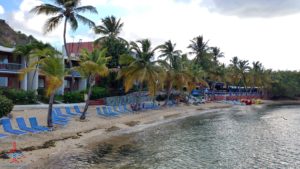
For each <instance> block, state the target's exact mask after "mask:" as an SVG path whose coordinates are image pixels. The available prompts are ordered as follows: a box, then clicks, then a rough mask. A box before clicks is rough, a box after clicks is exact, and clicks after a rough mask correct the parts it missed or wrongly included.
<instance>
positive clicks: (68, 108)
mask: <svg viewBox="0 0 300 169" xmlns="http://www.w3.org/2000/svg"><path fill="white" fill-rule="evenodd" d="M65 110H66V113H67V114H68V115H71V116H77V115H79V114H77V113H73V112H72V111H71V109H70V107H65Z"/></svg>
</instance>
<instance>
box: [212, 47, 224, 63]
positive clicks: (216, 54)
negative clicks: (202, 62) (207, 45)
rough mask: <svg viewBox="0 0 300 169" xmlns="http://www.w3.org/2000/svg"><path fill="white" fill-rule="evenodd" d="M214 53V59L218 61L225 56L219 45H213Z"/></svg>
mask: <svg viewBox="0 0 300 169" xmlns="http://www.w3.org/2000/svg"><path fill="white" fill-rule="evenodd" d="M211 50H212V54H213V61H214V62H215V63H218V59H219V58H222V57H224V53H223V52H222V51H221V49H220V48H218V47H211Z"/></svg>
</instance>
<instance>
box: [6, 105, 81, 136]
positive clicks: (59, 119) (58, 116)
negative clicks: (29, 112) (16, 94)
mask: <svg viewBox="0 0 300 169" xmlns="http://www.w3.org/2000/svg"><path fill="white" fill-rule="evenodd" d="M65 110H66V114H63V113H62V111H61V109H60V108H54V109H53V111H52V122H53V124H55V125H62V126H65V125H67V124H68V122H69V121H70V117H74V116H79V115H80V114H81V111H80V108H79V106H78V105H75V106H74V110H75V112H72V111H71V108H70V107H65ZM28 120H29V123H30V126H31V127H28V126H27V125H26V122H25V119H24V118H23V117H17V118H16V122H17V125H18V127H19V130H16V129H13V127H12V125H11V121H10V119H8V118H2V119H1V123H2V126H3V130H4V131H5V132H7V133H8V134H12V135H24V134H27V133H34V134H35V133H41V132H45V131H51V129H50V128H48V127H45V126H40V125H39V124H38V121H37V118H36V117H30V118H29V119H28ZM7 136H8V135H7V134H1V133H0V138H5V137H7Z"/></svg>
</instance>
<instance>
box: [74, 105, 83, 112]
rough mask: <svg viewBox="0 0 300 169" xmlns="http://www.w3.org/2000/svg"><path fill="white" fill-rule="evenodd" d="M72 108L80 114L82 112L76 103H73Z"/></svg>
mask: <svg viewBox="0 0 300 169" xmlns="http://www.w3.org/2000/svg"><path fill="white" fill-rule="evenodd" d="M74 110H75V112H76V113H77V114H81V113H82V112H81V111H80V108H79V106H78V105H74Z"/></svg>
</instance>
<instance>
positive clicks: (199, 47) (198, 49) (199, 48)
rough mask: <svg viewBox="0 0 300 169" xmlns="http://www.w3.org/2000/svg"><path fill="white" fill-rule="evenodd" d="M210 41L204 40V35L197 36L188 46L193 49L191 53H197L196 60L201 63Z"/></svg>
mask: <svg viewBox="0 0 300 169" xmlns="http://www.w3.org/2000/svg"><path fill="white" fill-rule="evenodd" d="M207 43H208V41H206V42H205V41H204V39H203V36H197V37H195V38H194V39H193V40H191V44H190V45H189V46H188V48H190V49H191V50H192V51H191V52H190V54H195V55H196V57H195V61H196V62H197V63H201V62H202V60H203V59H204V57H205V54H206V53H207V50H208V46H207Z"/></svg>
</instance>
